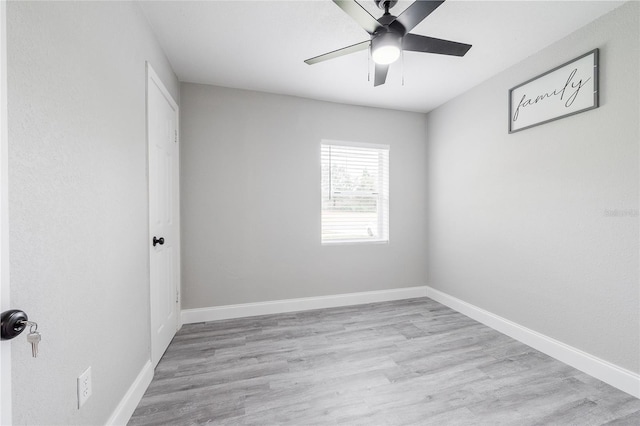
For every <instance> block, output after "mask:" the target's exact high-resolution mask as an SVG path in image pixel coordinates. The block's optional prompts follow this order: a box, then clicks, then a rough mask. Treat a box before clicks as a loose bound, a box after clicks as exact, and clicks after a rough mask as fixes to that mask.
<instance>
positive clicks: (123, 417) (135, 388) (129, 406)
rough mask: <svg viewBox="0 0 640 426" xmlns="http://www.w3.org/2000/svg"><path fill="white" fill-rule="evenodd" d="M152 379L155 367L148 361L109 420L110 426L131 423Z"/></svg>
mask: <svg viewBox="0 0 640 426" xmlns="http://www.w3.org/2000/svg"><path fill="white" fill-rule="evenodd" d="M152 379H153V366H152V365H151V361H147V362H146V363H145V364H144V366H143V367H142V370H140V373H138V377H136V379H135V380H134V381H133V383H132V384H131V386H130V387H129V390H127V393H126V394H125V395H124V396H123V397H122V399H121V400H120V403H119V404H118V406H117V407H116V409H115V410H113V413H111V416H110V417H109V420H107V425H108V426H112V425H113V426H120V425H126V424H127V422H129V419H131V415H132V414H133V412H134V411H135V410H136V407H137V406H138V404H139V403H140V400H141V399H142V396H143V395H144V393H145V391H146V390H147V388H148V387H149V384H150V383H151V380H152Z"/></svg>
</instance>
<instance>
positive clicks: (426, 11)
mask: <svg viewBox="0 0 640 426" xmlns="http://www.w3.org/2000/svg"><path fill="white" fill-rule="evenodd" d="M442 3H444V0H442V1H422V0H417V1H416V2H414V3H413V4H412V5H411V6H409V7H408V8H406V9H405V10H404V12H402V13H401V14H400V16H398V17H397V18H396V21H397V22H400V23H401V24H402V26H403V27H404V29H405V31H406V32H409V31H411V30H412V29H413V28H414V27H415V26H416V25H418V24H419V23H420V22H422V21H423V19H424V18H426V17H427V16H429V15H430V14H431V12H433V11H434V10H436V9H437V8H438V6H440V5H441V4H442Z"/></svg>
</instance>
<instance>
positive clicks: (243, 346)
mask: <svg viewBox="0 0 640 426" xmlns="http://www.w3.org/2000/svg"><path fill="white" fill-rule="evenodd" d="M195 424H219V425H300V426H302V425H336V424H341V425H368V426H372V425H580V426H583V425H584V426H587V425H603V424H607V425H634V426H637V425H640V400H639V399H636V398H634V397H632V396H629V395H627V394H626V393H624V392H621V391H619V390H617V389H615V388H613V387H611V386H609V385H606V384H604V383H602V382H600V381H598V380H596V379H593V378H591V377H590V376H588V375H586V374H584V373H581V372H580V371H578V370H575V369H573V368H571V367H569V366H567V365H565V364H563V363H561V362H559V361H556V360H554V359H553V358H550V357H548V356H546V355H544V354H542V353H540V352H538V351H536V350H534V349H532V348H530V347H528V346H526V345H523V344H522V343H519V342H517V341H515V340H513V339H511V338H509V337H507V336H505V335H502V334H500V333H498V332H496V331H494V330H492V329H490V328H488V327H486V326H484V325H482V324H480V323H478V322H476V321H474V320H472V319H469V318H468V317H466V316H464V315H462V314H460V313H457V312H455V311H453V310H451V309H449V308H447V307H445V306H443V305H441V304H439V303H437V302H434V301H433V300H431V299H428V298H419V299H410V300H401V301H394V302H385V303H376V304H369V305H359V306H349V307H343V308H332V309H323V310H316V311H306V312H297V313H290V314H277V315H266V316H261V317H251V318H243V319H233V320H225V321H216V322H209V323H199V324H190V325H185V326H184V327H183V328H182V330H180V332H179V333H178V334H177V335H176V337H175V338H174V340H173V342H172V343H171V345H169V348H168V349H167V352H166V353H165V355H164V357H163V358H162V360H161V361H160V363H159V364H158V367H157V369H156V373H155V377H154V379H153V381H152V383H151V385H150V386H149V388H148V390H147V392H146V393H145V395H144V397H143V399H142V401H141V402H140V405H139V406H138V408H137V409H136V411H135V413H134V414H133V417H132V418H131V420H130V422H129V425H132V426H136V425H195Z"/></svg>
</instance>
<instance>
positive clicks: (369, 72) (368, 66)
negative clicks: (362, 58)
mask: <svg viewBox="0 0 640 426" xmlns="http://www.w3.org/2000/svg"><path fill="white" fill-rule="evenodd" d="M367 81H371V44H369V54H368V55H367Z"/></svg>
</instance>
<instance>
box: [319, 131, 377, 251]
mask: <svg viewBox="0 0 640 426" xmlns="http://www.w3.org/2000/svg"><path fill="white" fill-rule="evenodd" d="M321 163H322V166H321V170H322V178H321V182H322V220H321V221H322V243H323V244H324V243H327V244H328V243H345V242H353V243H355V242H387V241H389V147H388V146H387V145H372V144H357V143H350V142H330V141H323V142H322V145H321Z"/></svg>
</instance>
